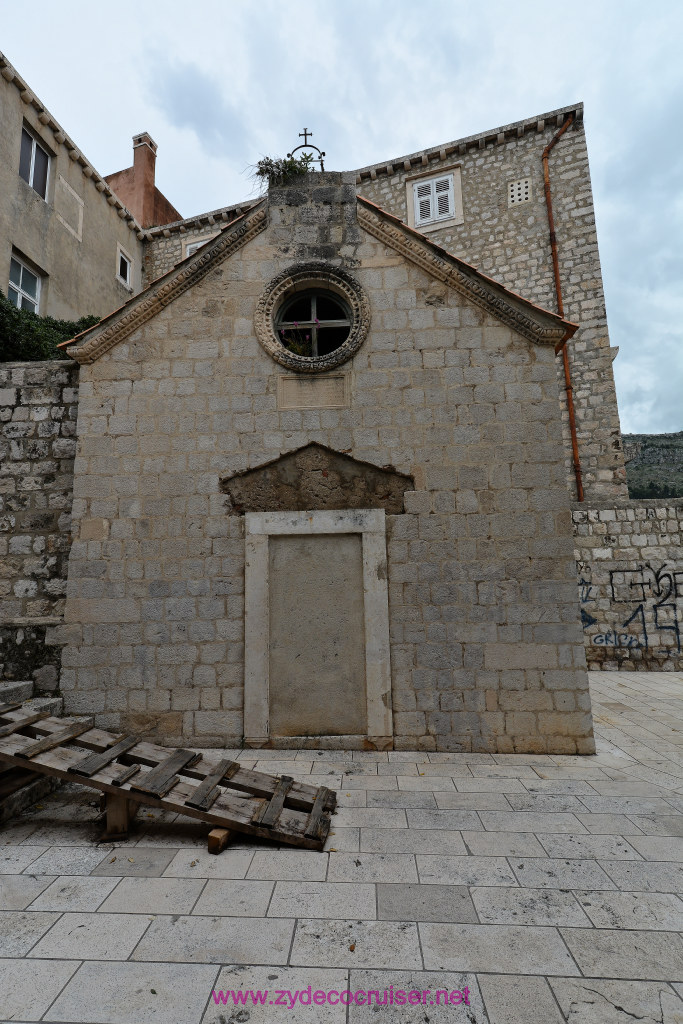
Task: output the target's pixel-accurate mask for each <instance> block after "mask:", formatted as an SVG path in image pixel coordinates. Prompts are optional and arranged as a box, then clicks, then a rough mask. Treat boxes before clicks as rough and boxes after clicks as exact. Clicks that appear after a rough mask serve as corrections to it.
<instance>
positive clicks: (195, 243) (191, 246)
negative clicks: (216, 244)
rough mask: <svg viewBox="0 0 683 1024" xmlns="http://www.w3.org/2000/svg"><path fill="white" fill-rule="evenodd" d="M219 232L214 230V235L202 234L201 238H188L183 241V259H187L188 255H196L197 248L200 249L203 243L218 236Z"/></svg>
mask: <svg viewBox="0 0 683 1024" xmlns="http://www.w3.org/2000/svg"><path fill="white" fill-rule="evenodd" d="M217 234H218V232H217V231H216V232H214V233H213V235H200V236H199V238H188V240H187V241H184V242H183V259H187V257H188V256H194V254H195V253H196V251H197V249H200V248H201V247H202V246H203V245H206V243H207V242H209V241H210V240H211V239H212V238H216V236H217Z"/></svg>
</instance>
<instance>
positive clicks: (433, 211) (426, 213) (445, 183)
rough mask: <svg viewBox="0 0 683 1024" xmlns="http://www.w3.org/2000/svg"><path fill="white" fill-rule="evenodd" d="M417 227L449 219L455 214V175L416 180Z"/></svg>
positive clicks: (414, 187)
mask: <svg viewBox="0 0 683 1024" xmlns="http://www.w3.org/2000/svg"><path fill="white" fill-rule="evenodd" d="M413 197H414V202H415V227H420V226H421V225H422V224H432V223H434V222H436V221H440V220H448V219H450V218H451V217H453V216H454V215H455V201H454V195H453V175H452V174H447V175H445V176H444V177H441V178H431V179H429V180H428V181H416V182H415V184H414V185H413Z"/></svg>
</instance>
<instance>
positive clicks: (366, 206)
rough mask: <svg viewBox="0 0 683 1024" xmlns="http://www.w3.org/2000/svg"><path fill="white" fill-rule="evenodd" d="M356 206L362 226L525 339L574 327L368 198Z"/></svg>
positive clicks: (567, 333) (540, 339) (542, 340)
mask: <svg viewBox="0 0 683 1024" xmlns="http://www.w3.org/2000/svg"><path fill="white" fill-rule="evenodd" d="M358 206H359V209H358V223H359V224H360V226H361V227H362V228H365V230H366V231H368V232H369V233H370V234H371V235H374V236H375V238H377V239H378V240H379V241H381V242H383V243H384V244H385V245H387V246H389V248H391V249H394V250H396V251H397V252H400V253H401V254H402V255H403V256H405V257H406V259H409V260H410V261H411V262H412V263H416V264H417V265H418V266H419V267H422V269H423V270H425V271H426V272H427V273H428V274H431V276H432V277H436V278H437V279H438V280H439V281H442V282H443V283H444V284H446V285H448V286H449V287H450V288H454V289H455V291H457V292H459V293H460V294H461V295H463V296H464V297H465V298H466V299H468V300H469V301H470V302H473V303H475V305H477V306H481V307H482V308H483V309H485V310H486V311H487V312H489V313H491V314H492V316H495V317H497V319H498V320H501V321H502V322H503V323H505V324H507V326H508V327H511V328H512V329H513V330H515V331H517V333H518V334H522V335H524V337H525V338H528V339H529V341H533V342H535V343H536V344H552V345H557V344H559V343H560V342H561V341H563V340H567V339H568V338H571V336H572V335H573V334H574V333H575V332H576V331H577V330H578V324H573V323H571V322H570V321H569V320H564V319H563V318H562V317H561V316H559V315H558V314H557V313H551V312H550V311H549V310H547V309H543V308H542V306H537V305H535V304H534V303H533V302H529V300H528V299H524V298H522V296H521V295H517V293H516V292H513V291H511V290H510V289H509V288H506V287H505V286H504V285H502V284H499V283H498V282H497V281H494V280H493V278H491V277H487V276H486V274H482V273H481V271H480V270H477V269H476V267H473V266H471V265H470V264H469V263H466V262H465V261H464V260H462V259H460V258H459V257H458V256H453V254H452V253H450V252H448V250H447V249H444V248H443V247H442V246H440V245H437V244H436V243H435V242H433V241H432V240H431V239H429V238H427V237H426V236H425V235H423V234H421V233H420V232H419V231H416V230H415V228H410V227H408V225H407V224H404V222H403V221H402V220H401V219H400V218H399V217H395V216H394V215H393V214H392V213H387V211H386V210H383V209H382V208H381V207H379V206H377V205H375V203H372V202H370V200H369V199H364V198H363V197H362V196H358Z"/></svg>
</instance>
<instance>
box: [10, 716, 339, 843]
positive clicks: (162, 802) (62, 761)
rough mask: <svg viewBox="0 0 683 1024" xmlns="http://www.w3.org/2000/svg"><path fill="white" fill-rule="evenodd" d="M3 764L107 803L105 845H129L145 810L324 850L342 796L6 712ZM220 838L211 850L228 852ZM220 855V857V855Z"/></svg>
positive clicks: (66, 722)
mask: <svg viewBox="0 0 683 1024" xmlns="http://www.w3.org/2000/svg"><path fill="white" fill-rule="evenodd" d="M0 764H4V765H13V766H16V767H19V768H24V769H27V768H29V767H30V770H31V771H33V772H37V773H39V774H43V775H51V776H54V777H57V778H60V779H66V780H69V781H71V782H79V783H82V785H84V786H91V787H92V788H93V789H97V790H99V791H100V792H101V793H103V794H104V797H105V809H106V814H107V830H106V833H105V836H104V838H106V839H125V838H126V837H127V835H128V831H129V829H130V825H131V821H132V819H133V818H134V817H135V814H136V812H137V810H138V808H139V807H140V805H142V804H147V805H149V806H152V807H161V808H163V809H164V810H166V811H175V812H177V813H180V814H184V815H187V816H188V817H190V818H196V819H198V820H199V821H205V822H207V824H209V825H211V826H213V827H214V829H215V828H218V829H222V830H224V831H225V830H229V831H235V832H246V833H247V834H248V835H254V836H261V837H262V838H265V839H273V840H274V841H275V842H278V843H288V844H291V845H292V846H302V847H305V848H306V849H310V850H321V849H322V848H323V846H324V843H325V840H326V838H327V834H328V832H329V828H330V815H331V814H332V813H333V811H334V808H335V804H336V796H335V794H334V793H333V792H332V791H331V790H329V789H326V787H325V786H309V785H307V784H305V783H302V782H294V781H293V779H291V778H289V777H288V776H282V778H276V777H275V776H273V775H266V774H265V773H264V772H255V771H250V770H249V769H247V768H245V767H243V766H242V765H241V764H240V763H239V762H237V761H231V760H229V759H225V760H222V761H220V762H219V763H218V764H215V763H214V762H213V761H208V760H205V759H204V756H203V754H201V753H198V752H196V751H193V750H184V749H178V750H172V749H169V748H168V747H161V746H158V745H156V744H154V743H148V742H146V741H144V740H139V739H137V738H136V737H135V736H113V735H112V734H111V733H108V732H104V731H103V730H102V729H94V728H93V727H92V719H89V718H86V719H84V718H53V717H51V716H50V715H46V714H45V713H44V712H43V713H40V714H36V713H33V712H29V711H28V710H27V709H23V708H21V707H17V706H11V705H4V706H3V705H0ZM225 841H226V837H225V836H223V837H222V838H220V837H217V836H214V838H213V842H212V843H210V847H211V846H213V848H214V849H217V848H222V847H223V846H224V845H225ZM217 852H218V850H217Z"/></svg>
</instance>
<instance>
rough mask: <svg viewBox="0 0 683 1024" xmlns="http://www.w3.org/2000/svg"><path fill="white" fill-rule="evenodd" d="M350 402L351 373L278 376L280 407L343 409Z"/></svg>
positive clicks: (278, 403)
mask: <svg viewBox="0 0 683 1024" xmlns="http://www.w3.org/2000/svg"><path fill="white" fill-rule="evenodd" d="M348 404H349V375H348V374H347V373H332V374H326V375H325V376H324V377H317V376H314V375H312V374H311V376H310V377H309V376H308V375H303V374H302V375H301V376H296V377H292V376H287V377H284V376H283V377H278V382H277V407H278V409H343V408H345V407H346V406H348Z"/></svg>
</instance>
